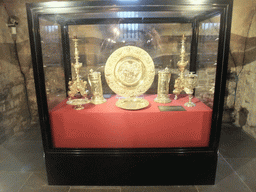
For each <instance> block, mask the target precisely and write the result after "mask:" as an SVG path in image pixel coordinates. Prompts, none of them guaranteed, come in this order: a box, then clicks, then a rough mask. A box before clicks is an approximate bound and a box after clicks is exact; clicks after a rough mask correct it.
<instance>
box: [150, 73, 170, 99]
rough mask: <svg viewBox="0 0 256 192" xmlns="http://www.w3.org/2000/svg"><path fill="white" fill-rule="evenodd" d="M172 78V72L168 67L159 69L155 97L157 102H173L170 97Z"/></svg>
mask: <svg viewBox="0 0 256 192" xmlns="http://www.w3.org/2000/svg"><path fill="white" fill-rule="evenodd" d="M170 78H171V73H170V70H169V69H168V68H165V69H164V70H161V71H158V86H157V97H156V98H155V99H154V101H155V102H156V103H170V102H172V100H171V99H170V97H169V83H170Z"/></svg>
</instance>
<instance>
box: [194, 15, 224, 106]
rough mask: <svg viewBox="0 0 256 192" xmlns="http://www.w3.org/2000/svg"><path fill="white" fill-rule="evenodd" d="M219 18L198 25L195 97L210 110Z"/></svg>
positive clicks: (212, 96)
mask: <svg viewBox="0 0 256 192" xmlns="http://www.w3.org/2000/svg"><path fill="white" fill-rule="evenodd" d="M219 28H220V16H216V17H214V18H211V19H207V20H205V21H202V22H201V23H200V25H199V41H198V57H197V58H198V59H197V74H198V83H199V85H198V87H196V89H195V96H196V97H197V98H199V99H200V100H201V101H203V102H204V103H205V104H206V105H208V106H209V107H211V108H212V106H213V98H214V87H215V77H216V64H217V54H218V39H219Z"/></svg>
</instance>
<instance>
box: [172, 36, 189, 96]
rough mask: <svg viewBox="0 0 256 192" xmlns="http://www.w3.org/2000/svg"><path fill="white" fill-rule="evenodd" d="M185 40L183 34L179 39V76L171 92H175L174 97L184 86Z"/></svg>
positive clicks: (185, 64)
mask: <svg viewBox="0 0 256 192" xmlns="http://www.w3.org/2000/svg"><path fill="white" fill-rule="evenodd" d="M185 40H186V37H185V36H184V35H183V36H182V40H181V53H180V61H179V62H178V63H177V65H178V67H179V70H180V76H179V77H178V78H177V79H176V80H175V84H174V90H173V93H174V94H175V98H174V99H178V95H179V94H180V93H181V91H182V90H184V86H185V76H184V71H185V68H186V66H187V64H188V61H185Z"/></svg>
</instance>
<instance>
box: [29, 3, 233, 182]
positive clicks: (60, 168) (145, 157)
mask: <svg viewBox="0 0 256 192" xmlns="http://www.w3.org/2000/svg"><path fill="white" fill-rule="evenodd" d="M232 3H233V2H232V0H205V1H203V3H201V4H198V5H196V4H193V3H192V1H190V0H180V1H179V0H173V1H146V0H139V1H92V2H87V1H84V2H74V1H73V2H69V1H67V2H58V3H56V2H54V3H51V2H46V3H32V4H27V15H28V26H29V35H30V43H31V55H32V62H33V69H34V79H35V85H36V94H37V103H38V112H39V117H40V125H41V133H42V139H43V147H44V152H45V161H46V169H47V174H48V181H49V184H54V185H195V184H196V185H200V184H205V185H206V184H214V181H215V174H216V166H217V156H218V155H217V152H218V145H219V138H220V131H221V121H222V111H223V103H224V93H225V82H226V79H225V77H226V72H227V63H228V55H229V41H230V28H231V15H232ZM149 5H150V6H149ZM191 6H195V7H197V8H199V9H200V8H204V9H205V8H207V7H208V8H211V11H208V12H206V13H205V14H202V15H199V16H197V17H195V18H193V19H189V20H187V19H186V18H175V20H171V19H169V20H168V18H161V21H162V22H190V23H192V24H193V25H192V26H193V32H192V42H191V59H190V62H191V68H190V70H191V71H196V68H195V66H196V60H197V46H198V23H199V22H200V21H202V20H205V19H207V18H210V17H212V16H214V15H216V14H221V22H220V35H219V45H218V57H217V72H216V73H217V78H216V86H215V95H214V106H213V115H212V126H211V133H210V143H209V147H200V148H128V149H127V148H125V149H124V148H118V149H116V148H108V149H105V148H104V149H69V148H65V149H64V148H54V146H53V142H52V138H51V128H50V122H49V114H48V107H47V98H46V91H45V80H44V70H43V62H42V48H41V40H40V33H39V17H40V16H41V15H49V14H58V13H64V12H65V13H69V12H73V11H74V10H76V11H77V10H78V8H79V10H80V11H81V9H83V8H85V10H87V9H88V8H90V9H92V10H94V11H100V10H102V9H103V8H104V9H109V11H111V10H122V11H134V10H137V11H141V10H145V11H147V10H148V11H150V10H157V11H163V10H164V11H168V10H175V9H179V8H181V9H189V8H190V7H191ZM58 8H60V9H58ZM61 8H65V9H61ZM63 10H64V12H63ZM83 11H84V10H83ZM140 20H141V18H139V19H137V20H136V18H134V19H130V20H129V21H127V22H134V21H136V22H139V21H140ZM85 21H86V22H88V20H81V19H80V20H77V21H76V23H77V24H79V23H80V24H83V23H84V22H85ZM90 21H91V22H94V23H95V22H98V21H99V20H98V19H95V20H93V19H90ZM158 21H159V19H157V18H143V22H148V23H150V22H158ZM59 24H60V25H61V34H62V45H63V61H64V66H65V77H66V78H65V81H66V88H67V82H68V79H69V78H70V71H71V69H70V52H69V38H68V25H69V24H70V23H69V22H68V20H66V21H64V22H63V21H60V23H59ZM165 175H168V176H169V177H166V176H165Z"/></svg>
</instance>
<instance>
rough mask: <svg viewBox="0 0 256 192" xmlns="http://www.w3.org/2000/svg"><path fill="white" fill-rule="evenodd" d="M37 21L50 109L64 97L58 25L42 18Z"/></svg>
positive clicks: (64, 89) (63, 77)
mask: <svg viewBox="0 0 256 192" xmlns="http://www.w3.org/2000/svg"><path fill="white" fill-rule="evenodd" d="M39 22H40V37H41V47H42V56H43V66H44V75H45V87H46V94H47V103H48V108H49V109H52V108H53V107H55V106H56V105H58V104H59V103H60V102H61V101H63V99H65V98H66V88H65V76H64V69H63V66H62V47H61V46H62V45H61V36H60V25H58V24H57V23H55V22H52V21H49V20H45V19H43V18H41V19H40V20H39Z"/></svg>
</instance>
